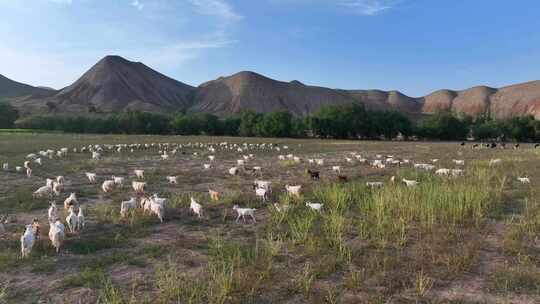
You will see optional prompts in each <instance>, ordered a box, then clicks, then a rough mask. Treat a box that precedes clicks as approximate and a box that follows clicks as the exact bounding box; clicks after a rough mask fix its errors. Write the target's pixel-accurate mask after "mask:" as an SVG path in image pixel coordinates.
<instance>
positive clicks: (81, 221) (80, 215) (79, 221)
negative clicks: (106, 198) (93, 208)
mask: <svg viewBox="0 0 540 304" xmlns="http://www.w3.org/2000/svg"><path fill="white" fill-rule="evenodd" d="M85 224H86V221H85V218H84V213H83V208H82V207H79V213H78V214H77V230H79V231H82V230H83V229H84V226H85Z"/></svg>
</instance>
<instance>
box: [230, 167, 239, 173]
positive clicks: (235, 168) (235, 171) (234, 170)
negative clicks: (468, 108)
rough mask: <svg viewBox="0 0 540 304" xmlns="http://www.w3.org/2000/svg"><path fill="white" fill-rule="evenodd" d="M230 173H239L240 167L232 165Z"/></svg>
mask: <svg viewBox="0 0 540 304" xmlns="http://www.w3.org/2000/svg"><path fill="white" fill-rule="evenodd" d="M229 174H230V175H236V174H238V167H232V168H230V169H229Z"/></svg>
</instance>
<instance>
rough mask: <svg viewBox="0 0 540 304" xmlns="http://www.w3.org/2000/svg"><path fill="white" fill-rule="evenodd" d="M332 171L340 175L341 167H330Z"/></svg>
mask: <svg viewBox="0 0 540 304" xmlns="http://www.w3.org/2000/svg"><path fill="white" fill-rule="evenodd" d="M332 171H334V172H336V173H338V174H340V173H341V167H340V166H332Z"/></svg>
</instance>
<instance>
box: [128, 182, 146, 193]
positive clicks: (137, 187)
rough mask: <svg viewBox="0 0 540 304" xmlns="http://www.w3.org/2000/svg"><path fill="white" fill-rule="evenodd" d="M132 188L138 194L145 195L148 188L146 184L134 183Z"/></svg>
mask: <svg viewBox="0 0 540 304" xmlns="http://www.w3.org/2000/svg"><path fill="white" fill-rule="evenodd" d="M131 187H132V188H133V190H134V191H135V192H137V193H144V188H145V187H146V183H143V182H136V181H133V182H132V183H131Z"/></svg>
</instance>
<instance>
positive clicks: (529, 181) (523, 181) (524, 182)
mask: <svg viewBox="0 0 540 304" xmlns="http://www.w3.org/2000/svg"><path fill="white" fill-rule="evenodd" d="M517 180H518V181H520V182H521V183H522V184H530V183H531V180H530V179H529V178H528V177H518V178H517Z"/></svg>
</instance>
